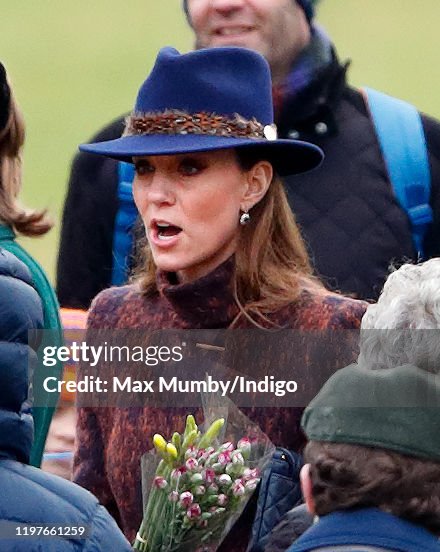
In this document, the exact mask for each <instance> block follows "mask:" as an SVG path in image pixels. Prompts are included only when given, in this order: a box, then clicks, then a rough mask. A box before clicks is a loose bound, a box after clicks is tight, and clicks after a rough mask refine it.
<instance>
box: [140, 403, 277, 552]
mask: <svg viewBox="0 0 440 552" xmlns="http://www.w3.org/2000/svg"><path fill="white" fill-rule="evenodd" d="M203 399H204V401H203V402H204V407H203V417H204V422H203V428H204V431H201V430H200V429H199V428H198V426H197V424H196V420H195V419H194V417H193V416H192V414H188V415H187V418H186V426H185V430H184V432H183V433H182V434H179V433H177V432H175V433H173V434H172V435H168V436H166V437H167V439H168V441H167V440H166V439H165V438H164V437H163V436H162V435H158V434H156V435H155V436H154V450H153V451H150V452H149V453H147V454H145V455H144V456H143V457H142V459H141V468H142V492H143V499H144V515H143V520H142V524H141V527H140V528H139V531H138V533H137V536H136V540H135V543H134V545H133V547H134V549H135V550H140V551H142V552H153V551H154V552H214V551H215V550H217V549H218V547H219V546H220V544H221V542H222V541H223V539H224V538H225V537H226V535H227V534H228V532H229V531H230V529H231V527H232V525H233V524H234V523H235V521H236V520H237V519H238V517H239V516H240V514H241V512H242V511H243V509H244V507H245V506H246V504H247V502H248V500H249V498H250V497H251V496H252V494H253V492H254V491H255V489H256V488H257V486H258V483H259V481H260V477H261V474H262V472H263V470H264V468H265V466H266V465H267V463H268V462H269V460H270V459H271V457H272V455H273V452H274V450H275V447H274V446H273V445H272V443H271V442H270V440H269V439H268V437H267V436H266V435H265V434H264V433H263V432H262V431H261V430H260V428H259V427H258V425H257V424H255V423H253V422H251V421H250V420H249V418H247V416H245V415H244V414H243V413H242V412H241V411H240V410H239V409H238V408H237V407H236V406H235V405H234V404H233V403H232V402H231V401H230V400H229V399H227V398H226V399H225V398H222V399H221V404H220V403H219V400H218V399H217V398H214V399H213V398H212V396H204V397H203ZM216 401H217V402H216Z"/></svg>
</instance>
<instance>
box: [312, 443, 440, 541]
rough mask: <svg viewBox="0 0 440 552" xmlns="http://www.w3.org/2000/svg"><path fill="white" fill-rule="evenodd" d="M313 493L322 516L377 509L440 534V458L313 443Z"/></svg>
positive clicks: (316, 506)
mask: <svg viewBox="0 0 440 552" xmlns="http://www.w3.org/2000/svg"><path fill="white" fill-rule="evenodd" d="M304 456H305V461H306V462H307V463H310V464H311V468H310V477H311V480H312V495H313V500H314V503H315V511H316V514H318V515H319V516H322V515H326V514H329V513H330V512H334V511H336V510H347V509H349V508H367V507H376V508H379V509H381V510H383V511H385V512H388V513H390V514H393V515H395V516H397V517H400V518H403V519H406V520H407V521H410V522H412V523H415V524H417V525H421V526H423V527H425V528H426V529H428V530H429V531H431V532H432V533H434V534H435V535H438V536H440V462H434V461H432V460H424V459H422V458H416V457H412V456H407V455H404V454H399V453H397V452H393V451H391V450H385V449H381V448H372V447H365V446H361V445H352V444H341V443H327V442H321V441H311V442H310V443H308V445H307V447H306V449H305V454H304Z"/></svg>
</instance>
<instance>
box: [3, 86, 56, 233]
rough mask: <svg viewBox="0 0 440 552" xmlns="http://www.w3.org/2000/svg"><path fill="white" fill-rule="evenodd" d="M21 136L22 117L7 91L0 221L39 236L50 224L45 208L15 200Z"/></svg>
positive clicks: (18, 183)
mask: <svg viewBox="0 0 440 552" xmlns="http://www.w3.org/2000/svg"><path fill="white" fill-rule="evenodd" d="M24 137H25V125H24V121H23V116H22V114H21V112H20V109H19V108H18V106H17V103H16V101H15V99H14V97H13V94H12V91H11V98H10V107H9V118H8V121H7V123H6V126H5V128H4V129H3V130H1V131H0V223H3V224H7V225H9V226H11V227H12V228H13V229H14V230H15V231H16V232H17V233H19V234H22V235H24V236H31V237H32V236H41V235H43V234H45V233H46V232H48V231H49V230H50V229H51V228H52V226H53V223H52V222H51V220H50V219H49V217H48V215H47V213H46V211H45V210H43V211H37V210H34V209H28V208H26V207H24V206H23V205H21V204H20V202H19V200H18V194H19V192H20V189H21V182H22V158H21V153H22V148H23V144H24Z"/></svg>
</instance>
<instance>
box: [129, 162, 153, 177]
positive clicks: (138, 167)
mask: <svg viewBox="0 0 440 552" xmlns="http://www.w3.org/2000/svg"><path fill="white" fill-rule="evenodd" d="M134 170H135V171H136V174H137V175H138V176H144V175H146V174H150V173H151V172H153V170H154V169H153V167H152V166H151V165H150V164H149V163H145V162H137V163H135V164H134Z"/></svg>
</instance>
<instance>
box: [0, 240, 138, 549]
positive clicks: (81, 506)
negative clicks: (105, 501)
mask: <svg viewBox="0 0 440 552" xmlns="http://www.w3.org/2000/svg"><path fill="white" fill-rule="evenodd" d="M41 328H43V311H42V306H41V300H40V298H39V296H38V293H37V292H36V290H35V289H34V288H33V287H32V278H31V275H30V272H29V270H28V269H27V267H26V266H25V265H24V264H23V263H22V262H21V261H19V260H18V259H17V258H16V257H15V256H14V255H12V254H11V253H9V252H7V251H6V250H4V249H1V248H0V489H1V494H0V552H22V551H23V552H24V551H25V552H42V551H44V552H92V551H93V552H98V551H101V550H112V551H115V552H119V551H121V552H124V551H129V550H132V549H131V547H130V545H129V543H128V541H127V540H126V539H125V538H124V536H123V535H122V533H121V532H120V531H119V529H118V527H117V525H116V523H115V521H114V520H113V518H111V516H110V514H109V513H108V512H107V510H106V509H105V508H104V507H103V506H101V505H100V504H99V502H98V500H97V499H96V498H95V497H94V496H93V495H92V494H91V493H89V492H88V491H86V490H85V489H82V488H81V487H79V486H78V485H75V484H74V483H71V482H70V481H66V480H65V479H62V478H60V477H57V476H54V475H51V474H48V473H45V472H43V471H41V470H40V469H38V468H34V467H32V466H30V465H29V454H30V450H31V446H32V441H33V420H32V415H31V412H30V403H29V401H28V383H29V382H28V366H30V365H32V364H33V363H35V361H36V353H35V351H34V350H33V349H32V348H31V346H29V345H28V332H29V331H31V330H38V329H41ZM22 524H25V525H35V526H38V527H45V526H54V525H55V526H57V527H60V528H66V532H67V531H69V530H70V534H73V533H74V532H75V530H74V529H73V528H78V527H85V528H86V531H87V536H86V537H85V538H84V537H83V538H79V537H73V536H70V537H69V536H67V537H43V536H39V537H29V536H27V537H26V536H20V529H19V526H22ZM25 532H26V529H24V528H23V529H21V533H22V534H25ZM28 532H29V530H28Z"/></svg>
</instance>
